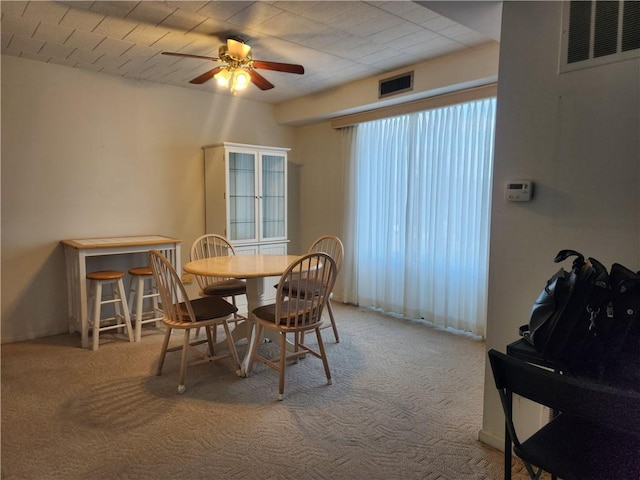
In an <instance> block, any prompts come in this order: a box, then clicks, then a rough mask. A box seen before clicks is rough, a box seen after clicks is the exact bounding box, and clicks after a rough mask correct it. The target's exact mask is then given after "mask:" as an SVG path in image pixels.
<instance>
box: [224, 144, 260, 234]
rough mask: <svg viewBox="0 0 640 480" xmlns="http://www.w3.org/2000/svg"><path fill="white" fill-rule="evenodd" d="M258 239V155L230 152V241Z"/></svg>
mask: <svg viewBox="0 0 640 480" xmlns="http://www.w3.org/2000/svg"><path fill="white" fill-rule="evenodd" d="M257 238H258V237H257V232H256V154H255V153H244V152H229V239H230V240H231V241H237V240H255V239H257Z"/></svg>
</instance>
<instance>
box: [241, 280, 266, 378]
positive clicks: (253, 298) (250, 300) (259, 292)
mask: <svg viewBox="0 0 640 480" xmlns="http://www.w3.org/2000/svg"><path fill="white" fill-rule="evenodd" d="M264 304H265V300H264V281H263V279H262V278H247V320H246V321H245V322H244V325H245V334H246V338H247V349H246V350H245V353H244V358H243V359H242V363H241V364H240V372H239V374H238V375H239V376H241V377H246V376H248V374H249V371H248V370H249V360H250V359H251V355H252V354H253V341H252V340H253V337H254V335H256V322H255V315H254V314H253V313H252V312H253V310H254V309H256V308H258V307H260V306H262V305H264ZM234 340H235V337H234Z"/></svg>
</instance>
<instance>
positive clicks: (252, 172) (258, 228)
mask: <svg viewBox="0 0 640 480" xmlns="http://www.w3.org/2000/svg"><path fill="white" fill-rule="evenodd" d="M288 151H289V149H288V148H278V147H265V146H258V145H244V144H238V143H227V142H225V143H223V144H220V145H213V146H208V147H204V157H205V161H204V163H205V218H206V226H205V228H206V232H207V233H219V234H223V235H225V236H226V237H227V238H228V239H229V240H230V241H231V243H233V245H234V247H235V248H236V251H237V252H238V253H274V254H286V253H287V243H288V238H287V152H288Z"/></svg>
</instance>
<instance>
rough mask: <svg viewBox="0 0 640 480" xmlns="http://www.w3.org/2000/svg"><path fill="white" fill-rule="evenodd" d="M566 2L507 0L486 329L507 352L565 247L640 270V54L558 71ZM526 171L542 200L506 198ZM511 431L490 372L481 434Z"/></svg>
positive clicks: (492, 342)
mask: <svg viewBox="0 0 640 480" xmlns="http://www.w3.org/2000/svg"><path fill="white" fill-rule="evenodd" d="M561 10H562V3H561V2H504V11H503V17H502V19H503V23H502V43H501V50H500V72H499V82H498V111H497V125H496V132H497V133H496V148H495V166H494V175H493V200H492V201H493V205H492V213H491V222H492V225H491V257H490V265H489V303H488V319H489V320H488V328H487V347H488V348H496V349H499V350H501V351H505V349H506V345H507V344H508V343H510V342H512V341H514V340H517V339H518V327H519V326H520V325H521V324H523V323H526V322H527V320H528V316H529V311H530V309H531V305H532V303H533V301H534V300H535V298H536V297H537V295H538V294H539V293H540V289H541V288H542V287H543V286H544V284H545V281H546V280H547V279H548V278H549V277H550V276H551V275H552V274H553V273H554V272H555V271H556V270H557V269H558V266H557V265H556V264H554V263H553V258H554V257H555V255H556V253H557V252H558V251H559V250H561V249H564V248H571V249H576V250H579V251H581V252H583V253H584V254H586V255H587V256H592V257H595V258H597V259H599V260H600V261H602V262H603V263H604V264H605V265H608V266H609V265H611V263H613V262H620V263H623V264H625V265H628V266H629V267H630V268H633V269H634V270H637V269H640V142H639V137H638V134H639V132H640V98H639V97H640V60H638V59H635V60H628V61H625V62H618V63H612V64H609V65H603V66H600V67H595V68H586V69H582V70H578V71H574V72H571V73H566V74H558V73H557V71H558V58H559V45H560V32H561V13H562V12H561ZM518 178H527V179H531V180H533V181H534V182H535V190H534V192H535V194H534V200H533V201H532V202H530V203H508V202H505V201H504V200H503V188H504V182H505V181H507V180H509V179H518ZM564 266H565V267H568V266H569V265H564ZM487 368H488V363H487ZM528 415H529V418H531V419H535V418H536V413H534V412H528ZM537 418H539V417H537ZM520 420H521V421H523V422H524V423H526V421H527V418H526V417H522V418H520ZM503 435H504V424H503V416H502V410H501V407H500V404H499V400H498V396H497V392H496V390H495V385H494V383H493V378H492V375H491V372H490V370H487V372H486V377H485V406H484V420H483V430H482V432H481V439H483V440H485V441H488V442H491V443H493V444H495V445H496V446H500V445H501V444H502V438H503Z"/></svg>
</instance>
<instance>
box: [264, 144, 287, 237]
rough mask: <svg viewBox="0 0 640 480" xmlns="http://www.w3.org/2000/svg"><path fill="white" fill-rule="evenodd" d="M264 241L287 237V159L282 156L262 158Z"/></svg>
mask: <svg viewBox="0 0 640 480" xmlns="http://www.w3.org/2000/svg"><path fill="white" fill-rule="evenodd" d="M261 164H262V172H261V173H262V225H261V227H262V232H261V233H262V239H263V240H272V239H276V238H285V237H286V234H287V233H286V229H287V224H286V192H287V189H286V185H285V181H286V178H285V175H286V159H285V157H284V156H282V155H267V154H263V155H262V156H261Z"/></svg>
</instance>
